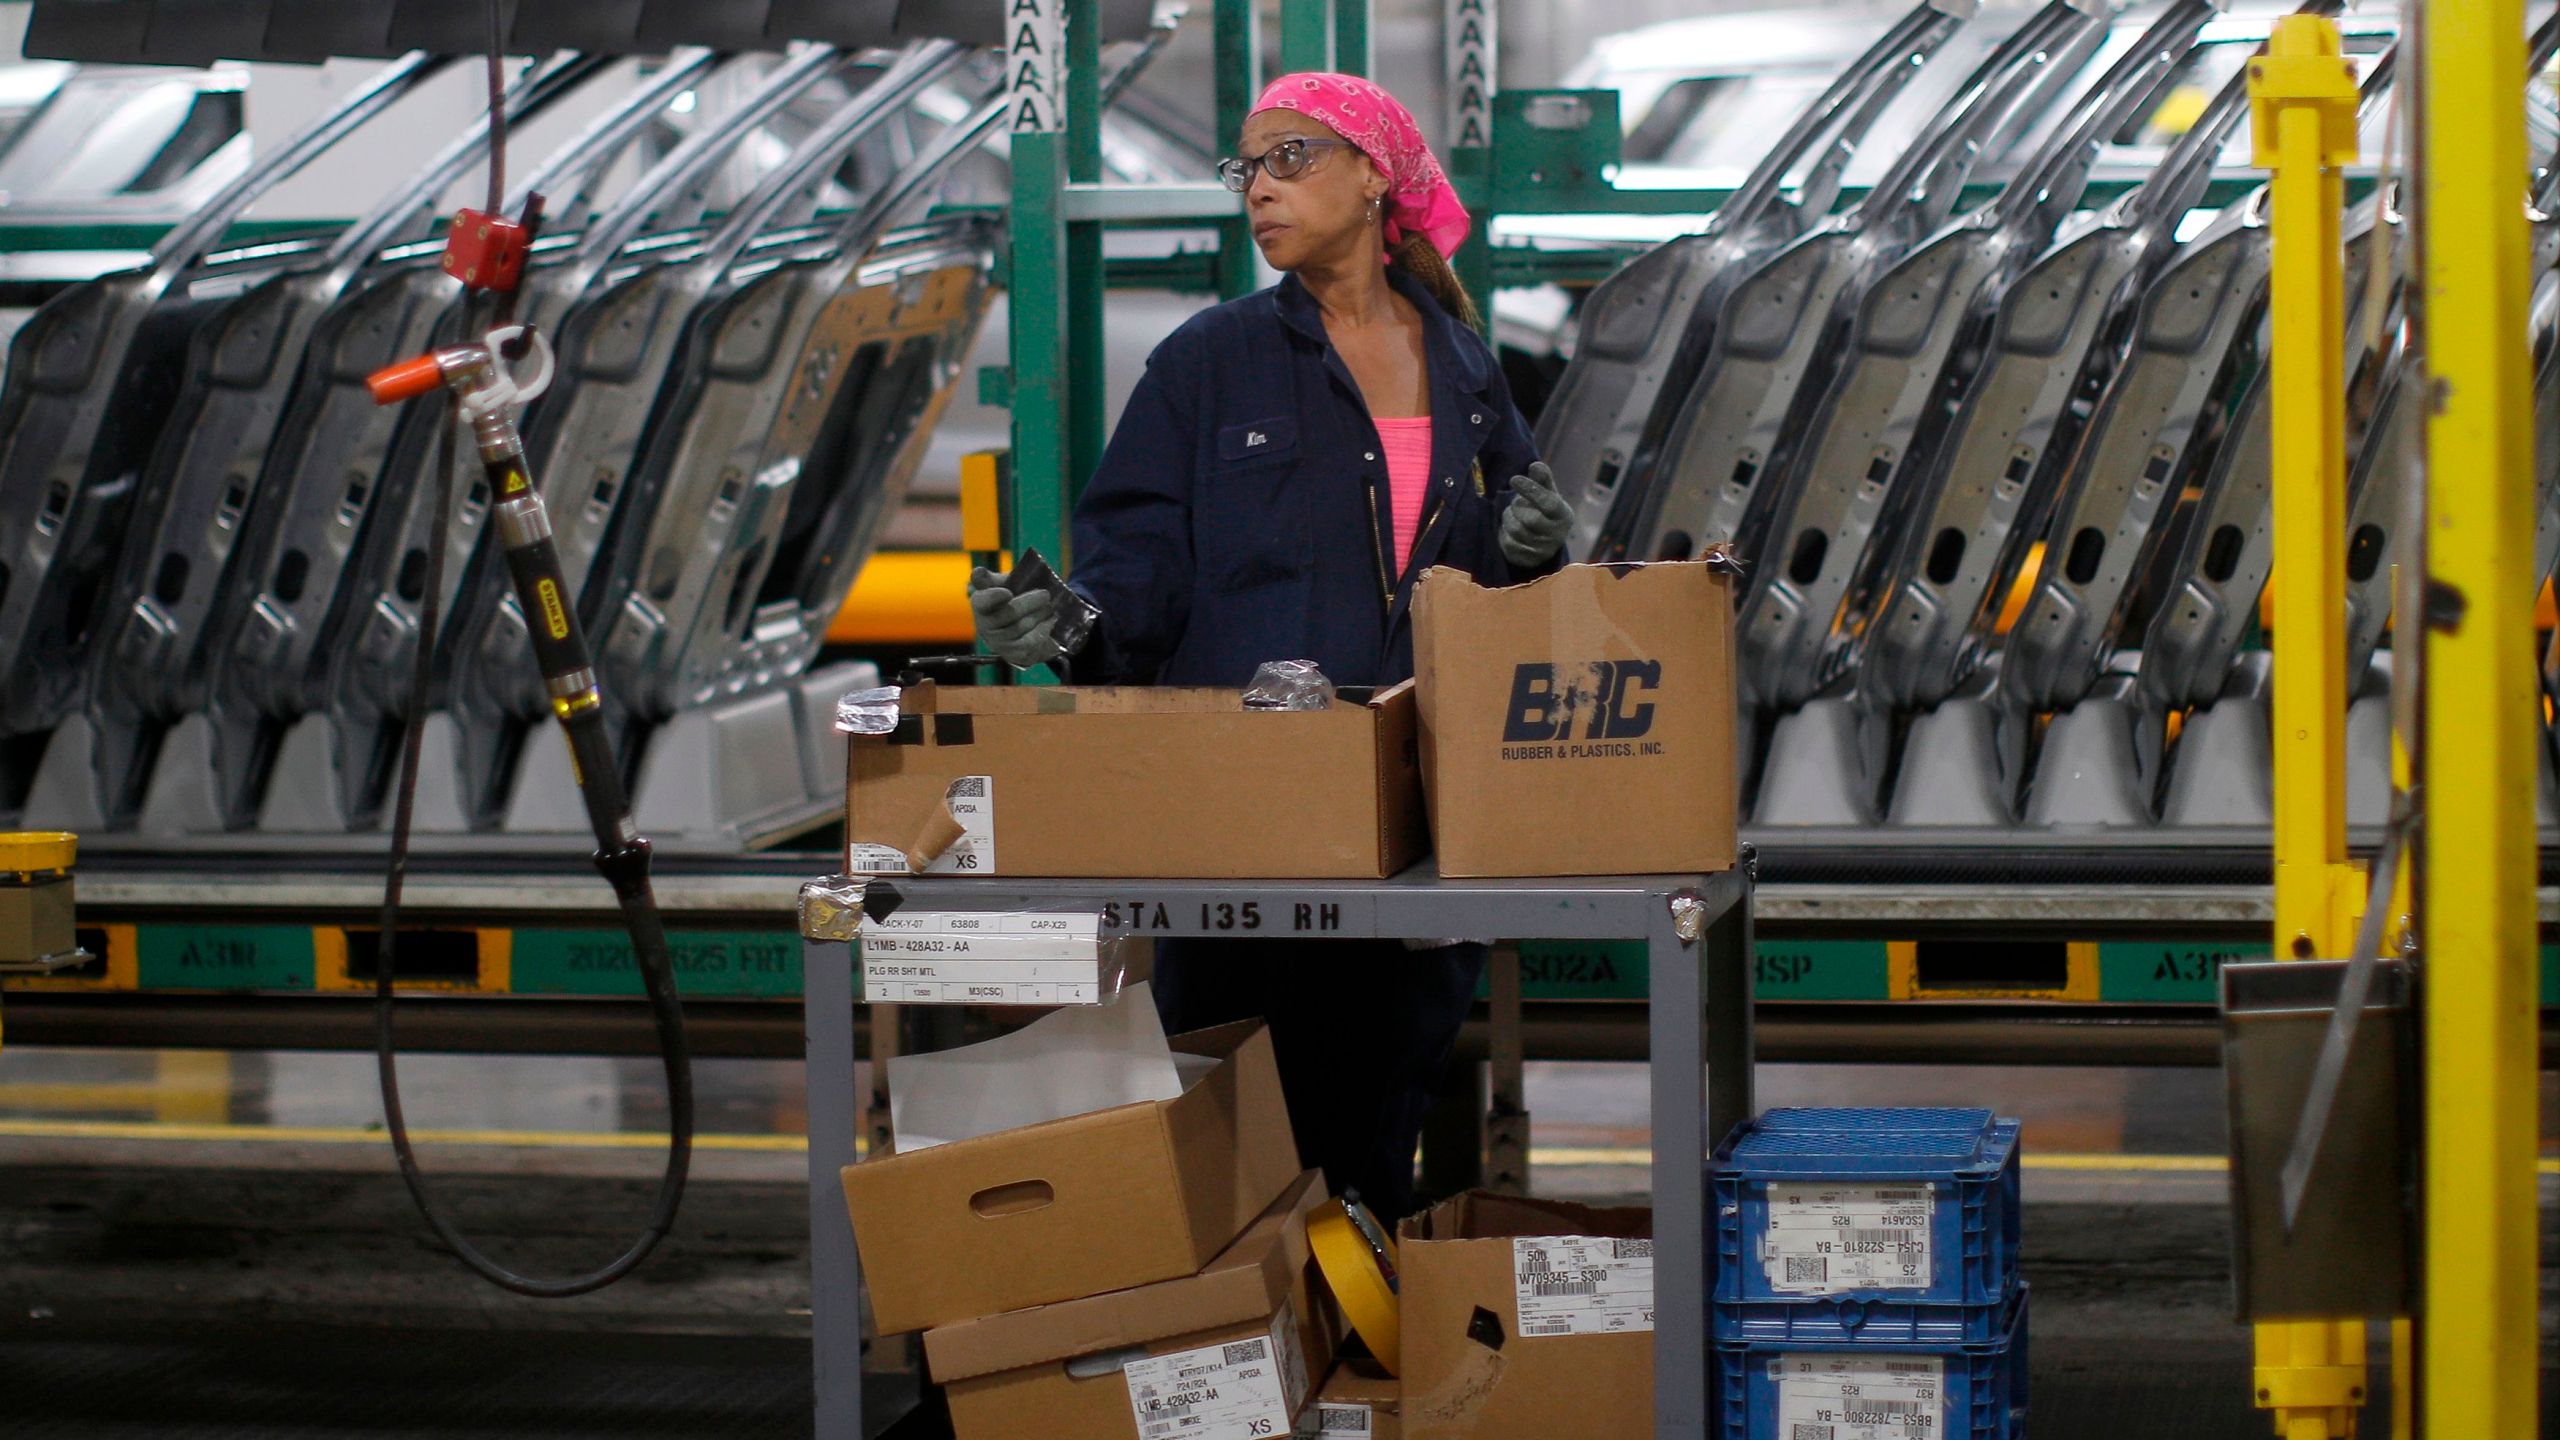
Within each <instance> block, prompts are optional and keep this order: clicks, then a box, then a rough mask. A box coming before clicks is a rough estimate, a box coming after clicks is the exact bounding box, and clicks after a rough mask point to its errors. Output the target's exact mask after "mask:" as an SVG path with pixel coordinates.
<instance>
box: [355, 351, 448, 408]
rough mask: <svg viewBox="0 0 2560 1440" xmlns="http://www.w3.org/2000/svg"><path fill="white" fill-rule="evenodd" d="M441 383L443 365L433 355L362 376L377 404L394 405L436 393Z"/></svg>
mask: <svg viewBox="0 0 2560 1440" xmlns="http://www.w3.org/2000/svg"><path fill="white" fill-rule="evenodd" d="M443 384H444V364H443V362H442V361H440V360H438V359H437V358H436V357H435V356H434V355H432V354H428V355H421V356H419V357H417V358H416V359H414V360H403V361H401V362H400V363H399V364H397V365H386V366H384V367H382V368H381V369H379V370H376V371H374V372H373V373H372V374H370V375H368V376H366V377H365V380H364V385H365V388H366V389H367V390H370V391H372V392H373V403H374V404H376V405H397V404H399V403H400V402H401V401H403V400H415V399H417V398H418V397H419V396H421V395H428V394H432V393H434V392H435V390H436V388H437V387H439V386H441V385H443Z"/></svg>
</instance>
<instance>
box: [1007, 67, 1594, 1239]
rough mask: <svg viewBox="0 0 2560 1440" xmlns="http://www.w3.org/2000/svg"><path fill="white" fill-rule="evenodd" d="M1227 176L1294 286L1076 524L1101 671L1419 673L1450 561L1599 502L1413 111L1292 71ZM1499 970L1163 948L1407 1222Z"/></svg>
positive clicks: (1498, 579)
mask: <svg viewBox="0 0 2560 1440" xmlns="http://www.w3.org/2000/svg"><path fill="white" fill-rule="evenodd" d="M1219 174H1220V176H1221V178H1223V179H1224V180H1225V181H1226V184H1227V188H1228V189H1230V190H1234V191H1237V192H1239V193H1241V194H1242V195H1243V196H1244V197H1245V209H1246V213H1247V215H1248V217H1249V218H1250V220H1251V221H1252V225H1253V239H1254V243H1255V244H1256V245H1257V246H1259V247H1260V248H1261V251H1262V254H1263V257H1264V258H1265V259H1267V260H1268V261H1270V263H1271V265H1272V268H1274V269H1276V270H1279V271H1280V272H1282V278H1281V281H1280V283H1279V284H1278V285H1277V286H1274V287H1273V288H1271V289H1268V290H1264V291H1261V292H1259V293H1257V294H1253V295H1248V296H1246V297H1245V298H1243V299H1241V300H1236V301H1232V302H1230V303H1228V304H1225V305H1221V306H1218V307H1217V308H1215V309H1212V310H1208V311H1205V312H1203V313H1201V314H1200V315H1198V316H1195V317H1193V318H1192V319H1191V320H1190V321H1189V322H1187V323H1186V324H1184V325H1183V326H1182V327H1181V328H1180V329H1178V330H1176V331H1175V332H1174V333H1173V334H1172V335H1171V336H1169V337H1167V338H1166V340H1165V341H1164V343H1163V344H1162V345H1160V346H1158V347H1157V348H1156V351H1155V353H1154V354H1153V355H1152V356H1151V357H1149V359H1148V362H1147V371H1146V375H1145V377H1144V378H1143V379H1142V380H1140V382H1139V383H1138V386H1137V388H1136V390H1135V391H1134V393H1132V394H1131V396H1130V398H1129V403H1128V407H1127V409H1126V410H1125V412H1124V413H1123V414H1122V416H1121V419H1120V425H1119V428H1118V430H1117V431H1116V432H1115V433H1114V434H1113V435H1112V438H1111V443H1110V445H1109V447H1108V448H1107V449H1106V450H1105V451H1104V453H1103V456H1102V463H1101V465H1100V467H1099V468H1098V469H1097V470H1096V471H1095V472H1094V476H1093V480H1092V483H1091V485H1090V486H1089V487H1088V488H1087V489H1086V491H1085V494H1084V499H1083V501H1082V503H1081V504H1080V505H1079V507H1078V508H1077V511H1076V515H1075V524H1074V543H1075V564H1074V573H1073V576H1072V579H1071V583H1072V586H1073V588H1074V589H1075V590H1076V591H1077V592H1078V593H1079V594H1081V595H1082V596H1083V597H1084V598H1085V599H1087V600H1089V601H1091V602H1092V603H1093V604H1094V605H1095V606H1096V607H1097V608H1099V609H1100V611H1101V612H1102V618H1101V620H1100V621H1099V623H1098V624H1097V625H1096V626H1095V627H1094V629H1093V631H1092V633H1091V635H1090V636H1089V637H1088V638H1087V639H1086V640H1085V641H1084V644H1083V648H1082V651H1081V652H1080V653H1079V654H1077V655H1075V656H1073V657H1072V662H1073V670H1074V675H1075V678H1076V679H1077V680H1079V681H1099V682H1103V683H1116V684H1155V685H1209V686H1241V685H1243V684H1245V683H1247V681H1249V680H1250V679H1251V678H1252V676H1253V673H1254V671H1255V669H1256V668H1257V667H1258V666H1260V665H1261V664H1263V663H1264V662H1265V661H1272V660H1312V661H1314V662H1315V663H1316V665H1317V666H1318V667H1319V668H1321V669H1322V670H1323V671H1324V673H1325V675H1326V676H1327V677H1328V678H1330V679H1331V680H1332V681H1333V682H1334V683H1335V684H1337V685H1346V686H1373V685H1391V684H1394V683H1395V682H1397V681H1400V680H1403V679H1405V678H1407V677H1409V676H1411V675H1412V674H1413V624H1412V606H1413V588H1414V583H1415V581H1416V580H1417V579H1418V578H1419V577H1420V575H1421V574H1422V572H1423V571H1424V570H1425V569H1427V568H1429V567H1431V566H1434V565H1446V566H1453V567H1455V568H1457V569H1460V570H1464V571H1466V572H1467V573H1469V574H1470V575H1473V576H1474V577H1475V578H1476V579H1477V580H1478V581H1479V582H1481V583H1483V584H1486V585H1509V584H1514V583H1516V582H1519V581H1522V580H1528V579H1532V578H1534V577H1536V576H1539V575H1542V574H1545V573H1547V572H1549V571H1551V570H1553V569H1554V568H1555V567H1556V565H1557V564H1558V561H1559V556H1560V553H1561V551H1562V549H1563V545H1564V539H1565V534H1566V530H1567V527H1568V526H1569V524H1570V523H1571V519H1572V516H1571V511H1570V509H1569V508H1568V507H1567V506H1566V505H1565V503H1564V502H1563V501H1562V500H1560V499H1558V498H1557V495H1556V492H1555V490H1554V488H1553V485H1552V482H1551V478H1550V476H1549V475H1548V473H1547V468H1546V467H1545V466H1544V465H1542V464H1539V463H1536V460H1535V457H1534V455H1533V453H1532V451H1531V448H1530V439H1529V427H1528V425H1527V423H1526V422H1525V421H1524V420H1522V418H1521V416H1520V413H1519V411H1518V410H1517V409H1516V408H1514V406H1513V405H1512V403H1511V394H1510V390H1509V388H1508V387H1507V386H1506V385H1505V384H1504V382H1503V378H1502V371H1501V369H1500V367H1499V366H1498V365H1497V364H1496V363H1495V360H1494V356H1493V353H1492V351H1491V350H1490V349H1489V348H1487V346H1486V345H1485V343H1484V341H1483V340H1482V339H1481V338H1479V337H1478V335H1477V333H1476V327H1477V317H1476V310H1475V306H1474V305H1473V304H1472V303H1470V302H1469V300H1468V297H1467V295H1466V292H1465V291H1464V290H1462V289H1461V288H1460V287H1459V284H1458V280H1457V276H1456V275H1455V274H1454V273H1453V272H1452V271H1451V270H1450V268H1449V263H1448V257H1449V256H1450V255H1451V254H1452V253H1454V252H1455V251H1456V250H1457V248H1458V246H1459V244H1460V242H1462V241H1463V240H1464V239H1465V238H1466V235H1467V229H1468V218H1467V212H1466V210H1465V208H1464V207H1463V206H1461V205H1460V204H1459V203H1458V197H1457V194H1456V192H1455V191H1453V190H1452V189H1451V188H1450V186H1449V181H1448V178H1447V176H1446V175H1445V174H1444V173H1443V172H1442V170H1441V168H1440V163H1439V161H1438V160H1437V159H1435V158H1434V157H1433V156H1432V154H1431V150H1430V147H1429V146H1428V145H1426V144H1425V143H1424V142H1423V139H1422V135H1421V132H1420V131H1419V130H1418V129H1416V128H1415V125H1414V122H1413V117H1412V115H1411V114H1410V113H1408V112H1407V111H1406V110H1405V107H1404V106H1403V105H1401V104H1399V103H1397V101H1396V100H1395V98H1394V97H1393V96H1391V95H1389V94H1387V93H1386V92H1385V91H1384V90H1381V89H1379V88H1378V87H1377V86H1376V85H1373V84H1371V83H1369V82H1368V81H1366V80H1361V79H1358V78H1355V77H1352V76H1348V75H1327V74H1305V75H1289V76H1284V77H1282V78H1281V79H1279V80H1276V81H1273V82H1272V83H1271V85H1270V86H1269V88H1267V89H1266V90H1264V92H1263V94H1262V98H1261V100H1260V102H1259V103H1258V104H1257V105H1256V106H1255V108H1254V111H1253V113H1252V114H1251V115H1250V116H1249V117H1248V118H1247V119H1246V121H1245V125H1244V134H1243V136H1242V143H1241V146H1240V151H1239V154H1238V156H1237V157H1236V158H1234V159H1231V160H1227V161H1224V162H1222V163H1221V164H1220V166H1219ZM970 601H971V604H972V606H973V608H974V609H975V611H976V614H977V623H978V637H979V643H980V644H981V645H982V646H983V647H984V649H985V650H986V651H988V652H989V653H992V654H995V655H998V656H1001V657H1002V658H1004V659H1005V660H1007V661H1009V662H1011V663H1013V664H1015V665H1021V666H1029V665H1036V664H1040V663H1043V662H1045V661H1051V660H1057V659H1060V658H1061V654H1060V649H1059V646H1058V643H1057V641H1056V640H1055V638H1054V636H1053V629H1054V626H1055V623H1056V619H1057V617H1056V615H1055V613H1054V610H1053V608H1052V602H1051V597H1050V596H1049V595H1048V594H1046V593H1042V592H1032V593H1026V594H1020V595H1017V594H1013V593H1011V592H1009V591H1007V590H1006V589H1004V588H1003V586H1002V585H1001V583H1000V581H999V578H998V577H997V576H995V575H993V574H991V573H989V572H987V571H983V570H982V571H979V572H977V574H976V575H975V576H973V577H972V580H971V596H970ZM1234 820H1235V823H1236V824H1239V825H1250V824H1252V823H1253V817H1252V816H1250V815H1238V816H1236V817H1234ZM1483 967H1484V951H1483V948H1482V947H1481V946H1477V945H1461V944H1447V945H1442V946H1440V947H1438V948H1434V949H1430V950H1422V951H1411V950H1408V949H1407V948H1406V947H1405V946H1404V945H1403V944H1401V943H1398V942H1393V941H1389V942H1383V943H1380V942H1360V941H1314V942H1299V941H1270V940H1262V941H1253V940H1244V941H1226V940H1214V941H1184V942H1180V943H1168V944H1165V945H1162V946H1160V947H1159V950H1158V959H1157V965H1156V980H1155V986H1156V997H1157V1002H1158V1004H1159V1005H1160V1006H1161V1008H1162V1009H1163V1011H1164V1017H1165V1022H1166V1024H1167V1025H1168V1026H1169V1027H1171V1028H1173V1029H1175V1030H1177V1031H1180V1030H1189V1029H1196V1028H1199V1027H1201V1026H1205V1025H1215V1024H1221V1023H1224V1022H1226V1021H1230V1020H1236V1019H1241V1018H1245V1017H1248V1016H1261V1017H1265V1018H1267V1019H1268V1020H1269V1022H1270V1026H1271V1032H1272V1039H1273V1043H1274V1045H1275V1047H1276V1049H1277V1051H1278V1056H1279V1063H1280V1072H1281V1081H1282V1085H1283V1087H1284V1089H1285V1090H1286V1091H1287V1093H1288V1100H1289V1113H1290V1118H1291V1120H1292V1122H1293V1123H1294V1125H1295V1128H1296V1130H1297V1135H1298V1146H1299V1149H1300V1151H1301V1152H1302V1154H1303V1157H1304V1159H1305V1162H1306V1163H1307V1164H1309V1165H1312V1166H1320V1167H1321V1168H1322V1169H1323V1170H1324V1172H1325V1174H1326V1176H1327V1177H1328V1178H1329V1179H1330V1180H1331V1181H1332V1182H1333V1183H1334V1185H1335V1186H1336V1187H1337V1188H1338V1189H1351V1190H1357V1191H1358V1192H1359V1193H1360V1194H1361V1196H1362V1197H1363V1198H1364V1199H1366V1200H1367V1201H1368V1202H1369V1203H1370V1204H1371V1206H1373V1207H1374V1208H1375V1209H1377V1210H1378V1211H1379V1212H1380V1213H1381V1214H1382V1215H1384V1216H1386V1217H1388V1218H1390V1219H1392V1218H1393V1217H1396V1216H1399V1215H1402V1214H1404V1213H1405V1212H1406V1211H1408V1210H1410V1209H1411V1208H1412V1204H1413V1153H1414V1146H1415V1143H1416V1141H1417V1140H1418V1138H1419V1137H1420V1134H1421V1129H1422V1121H1423V1115H1424V1112H1425V1110H1426V1109H1427V1108H1428V1105H1429V1102H1430V1095H1431V1090H1432V1088H1433V1086H1434V1084H1435V1082H1436V1080H1437V1078H1438V1076H1439V1074H1440V1071H1441V1069H1442V1068H1443V1067H1444V1066H1445V1065H1446V1064H1447V1062H1448V1057H1449V1052H1450V1049H1451V1046H1452V1044H1453V1042H1454V1041H1455V1040H1456V1038H1457V1033H1458V1026H1459V1023H1460V1022H1461V1021H1462V1020H1463V1019H1464V1018H1465V1015H1466V1011H1467V1006H1468V1004H1469V1002H1470V1001H1471V1000H1472V999H1473V997H1474V994H1475V989H1476V982H1477V978H1478V976H1479V975H1480V974H1481V973H1482V971H1483Z"/></svg>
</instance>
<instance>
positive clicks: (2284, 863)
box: [2249, 15, 2365, 1440]
mask: <svg viewBox="0 0 2560 1440" xmlns="http://www.w3.org/2000/svg"><path fill="white" fill-rule="evenodd" d="M2249 110H2250V122H2251V126H2252V136H2251V138H2252V147H2253V149H2254V152H2255V157H2254V158H2255V161H2256V163H2257V164H2259V165H2261V166H2264V167H2266V168H2268V169H2271V170H2273V171H2274V172H2275V177H2274V179H2273V180H2272V181H2270V182H2269V186H2268V188H2269V192H2270V193H2269V197H2268V198H2269V215H2268V230H2269V232H2270V235H2271V237H2272V243H2273V246H2274V251H2273V269H2272V271H2271V276H2270V281H2269V285H2270V291H2269V301H2270V312H2271V313H2270V325H2271V327H2272V331H2273V335H2272V342H2271V343H2272V349H2271V354H2270V358H2269V361H2268V364H2269V368H2270V372H2271V373H2270V378H2269V387H2268V394H2269V400H2270V407H2271V408H2270V412H2269V418H2270V420H2271V422H2272V423H2271V425H2270V431H2271V434H2272V443H2273V446H2274V454H2273V457H2272V463H2273V469H2272V471H2271V474H2272V475H2273V477H2274V480H2275V565H2274V573H2273V576H2272V579H2271V588H2272V589H2273V591H2274V595H2275V600H2274V605H2275V647H2276V656H2275V662H2276V663H2275V697H2274V700H2275V717H2274V718H2275V732H2276V736H2277V744H2276V747H2275V862H2276V863H2275V881H2276V884H2275V892H2276V893H2275V902H2276V933H2275V941H2276V946H2275V949H2276V953H2277V954H2278V955H2280V956H2291V957H2295V958H2309V957H2312V956H2339V955H2344V954H2345V953H2347V947H2348V943H2349V940H2350V937H2351V936H2352V935H2353V933H2354V925H2355V920H2356V912H2357V911H2358V909H2359V908H2360V902H2361V899H2362V891H2363V885H2362V880H2361V876H2360V875H2359V873H2358V871H2357V869H2356V867H2355V866H2353V865H2351V864H2349V863H2348V862H2347V795H2346V717H2347V677H2346V646H2347V638H2346V613H2345V583H2346V529H2347V463H2346V431H2347V421H2346V374H2345V359H2344V356H2343V355H2342V354H2341V352H2340V348H2339V345H2338V336H2339V335H2340V334H2341V333H2342V332H2343V331H2344V330H2345V328H2346V299H2345V283H2346V281H2345V275H2346V251H2345V249H2344V247H2343V245H2342V243H2341V241H2340V238H2339V228H2340V215H2341V213H2342V211H2343V209H2344V207H2345V204H2346V193H2345V184H2344V178H2343V175H2342V168H2341V167H2343V166H2345V165H2348V164H2350V163H2352V162H2353V161H2354V160H2355V158H2356V75H2355V69H2354V66H2353V65H2352V64H2351V63H2350V62H2349V61H2348V60H2347V59H2346V56H2345V53H2344V48H2343V47H2342V46H2341V45H2340V43H2339V38H2338V27H2337V26H2336V24H2335V23H2333V22H2332V21H2329V20H2327V19H2322V18H2318V17H2313V16H2307V15H2296V16H2288V17H2286V18H2285V19H2283V20H2280V21H2278V22H2277V23H2276V30H2275V34H2274V35H2273V36H2272V37H2271V38H2270V40H2269V41H2268V45H2267V53H2266V54H2265V55H2264V56H2263V57H2261V58H2259V59H2258V60H2256V61H2253V62H2251V64H2250V67H2249ZM2254 1379H2255V1386H2254V1388H2255V1391H2256V1397H2257V1403H2258V1406H2259V1408H2260V1409H2263V1410H2268V1411H2272V1412H2273V1420H2274V1424H2275V1430H2276V1433H2277V1434H2279V1435H2282V1436H2284V1437H2286V1440H2329V1437H2333V1436H2335V1437H2344V1436H2350V1435H2353V1434H2354V1433H2355V1428H2356V1412H2357V1411H2358V1409H2359V1408H2361V1406H2362V1404H2363V1401H2364V1393H2365V1366H2364V1325H2363V1322H2362V1321H2360V1320H2344V1321H2328V1320H2311V1321H2290V1322H2284V1323H2270V1324H2264V1325H2260V1326H2259V1327H2258V1333H2257V1369H2256V1374H2255V1377H2254Z"/></svg>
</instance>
